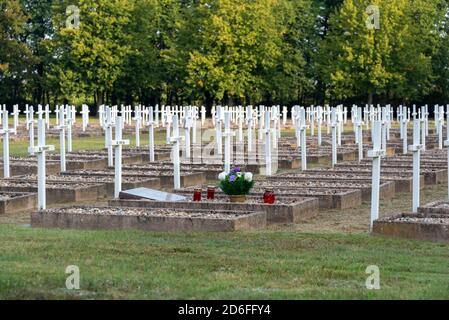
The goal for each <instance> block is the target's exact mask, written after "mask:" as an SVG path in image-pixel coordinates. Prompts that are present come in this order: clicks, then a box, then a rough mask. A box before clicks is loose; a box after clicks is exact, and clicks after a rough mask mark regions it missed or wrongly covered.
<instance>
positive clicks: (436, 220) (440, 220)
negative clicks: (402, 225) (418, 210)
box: [389, 216, 449, 225]
mask: <svg viewBox="0 0 449 320" xmlns="http://www.w3.org/2000/svg"><path fill="white" fill-rule="evenodd" d="M389 221H394V222H412V223H424V224H448V225H449V217H437V216H435V217H410V216H406V217H401V218H396V219H391V220H389Z"/></svg>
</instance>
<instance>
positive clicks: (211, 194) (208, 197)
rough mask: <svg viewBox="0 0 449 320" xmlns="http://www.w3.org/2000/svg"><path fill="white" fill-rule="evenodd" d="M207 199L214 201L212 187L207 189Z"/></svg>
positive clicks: (213, 189) (213, 188)
mask: <svg viewBox="0 0 449 320" xmlns="http://www.w3.org/2000/svg"><path fill="white" fill-rule="evenodd" d="M207 199H208V200H214V199H215V187H213V186H209V187H207Z"/></svg>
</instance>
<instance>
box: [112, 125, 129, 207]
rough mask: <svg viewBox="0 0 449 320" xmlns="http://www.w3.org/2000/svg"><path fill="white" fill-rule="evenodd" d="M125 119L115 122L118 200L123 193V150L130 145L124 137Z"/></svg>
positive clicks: (115, 179) (115, 183) (115, 180)
mask: <svg viewBox="0 0 449 320" xmlns="http://www.w3.org/2000/svg"><path fill="white" fill-rule="evenodd" d="M122 128H123V117H117V118H116V121H115V140H113V141H112V143H111V144H112V146H113V147H114V151H115V163H114V167H115V168H114V169H115V178H114V197H115V199H118V198H119V197H120V192H121V191H122V148H123V146H127V145H129V140H123V135H122Z"/></svg>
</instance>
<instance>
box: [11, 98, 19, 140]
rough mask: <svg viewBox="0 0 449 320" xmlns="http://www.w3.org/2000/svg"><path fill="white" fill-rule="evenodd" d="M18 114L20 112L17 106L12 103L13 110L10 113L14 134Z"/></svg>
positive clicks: (17, 123)
mask: <svg viewBox="0 0 449 320" xmlns="http://www.w3.org/2000/svg"><path fill="white" fill-rule="evenodd" d="M19 114H20V110H19V106H18V105H14V107H13V112H12V113H11V115H12V116H13V117H14V121H13V129H14V131H15V134H17V127H18V126H19Z"/></svg>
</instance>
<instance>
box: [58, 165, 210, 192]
mask: <svg viewBox="0 0 449 320" xmlns="http://www.w3.org/2000/svg"><path fill="white" fill-rule="evenodd" d="M114 174H115V172H114V170H113V169H106V170H73V171H67V172H64V175H76V176H86V177H96V176H114ZM122 177H123V178H125V177H141V178H159V179H160V183H161V187H162V188H173V183H174V176H173V170H171V171H160V170H156V171H148V170H131V171H126V172H123V173H122ZM180 180H181V181H180V183H181V187H187V186H195V185H198V184H202V183H205V182H206V175H205V174H204V173H202V172H191V171H185V172H182V173H181V175H180Z"/></svg>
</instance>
